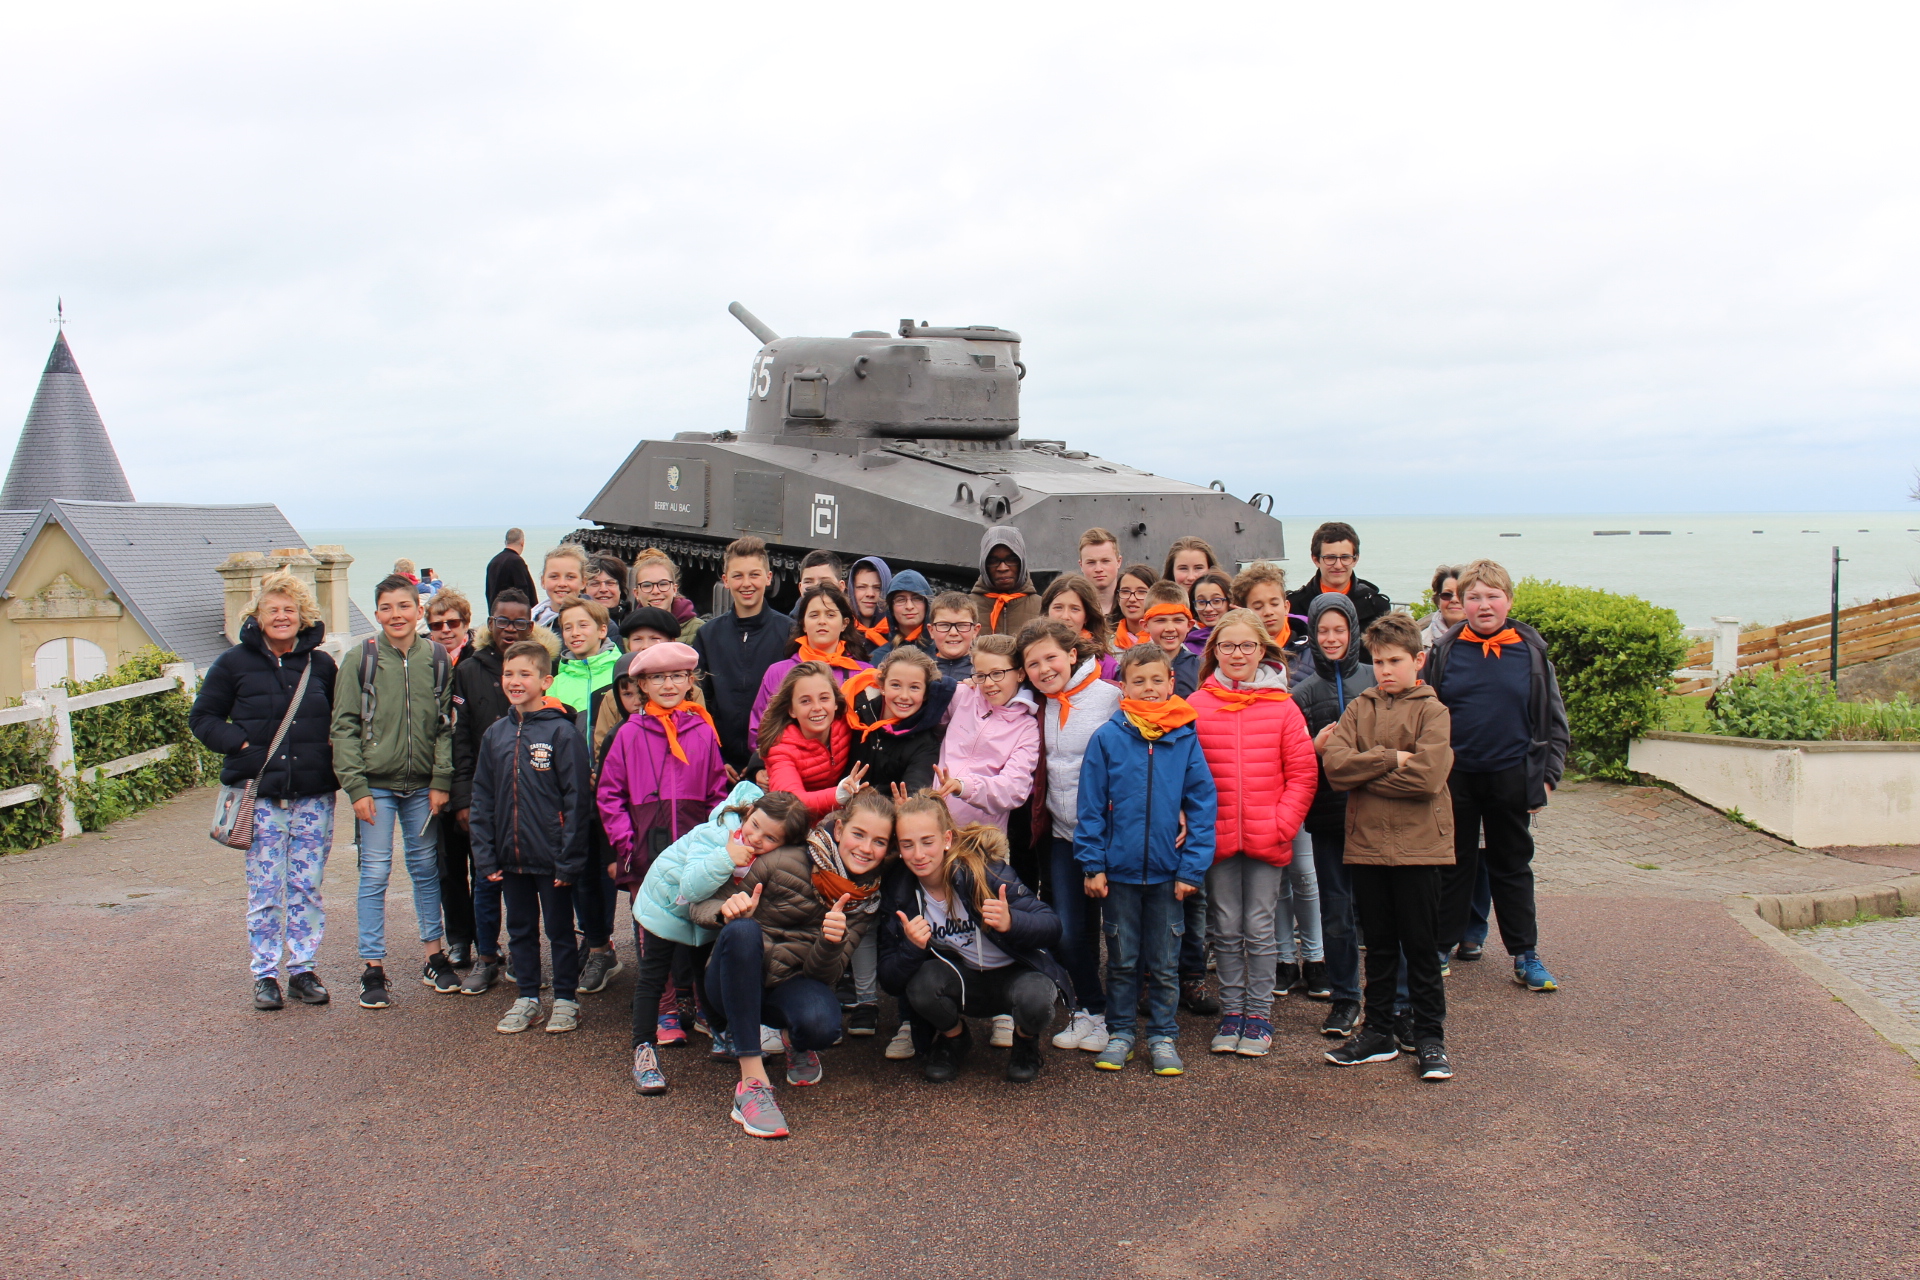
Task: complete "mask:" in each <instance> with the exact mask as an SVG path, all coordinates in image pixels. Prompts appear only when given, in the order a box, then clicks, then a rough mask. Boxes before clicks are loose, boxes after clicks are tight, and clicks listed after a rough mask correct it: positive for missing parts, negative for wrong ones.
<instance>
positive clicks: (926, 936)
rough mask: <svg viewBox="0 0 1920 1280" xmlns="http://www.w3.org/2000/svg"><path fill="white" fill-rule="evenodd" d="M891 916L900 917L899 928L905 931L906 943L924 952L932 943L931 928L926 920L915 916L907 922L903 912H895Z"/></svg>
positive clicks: (923, 917)
mask: <svg viewBox="0 0 1920 1280" xmlns="http://www.w3.org/2000/svg"><path fill="white" fill-rule="evenodd" d="M893 914H895V915H897V916H899V917H900V927H901V929H903V930H905V931H906V935H907V941H908V942H911V943H912V944H913V945H914V946H916V947H919V948H920V949H921V950H922V951H925V950H926V949H927V944H928V943H930V942H932V941H933V926H932V925H930V924H928V923H927V918H926V917H925V916H915V917H914V918H913V919H911V920H909V919H907V913H906V912H904V911H896V912H894V913H893Z"/></svg>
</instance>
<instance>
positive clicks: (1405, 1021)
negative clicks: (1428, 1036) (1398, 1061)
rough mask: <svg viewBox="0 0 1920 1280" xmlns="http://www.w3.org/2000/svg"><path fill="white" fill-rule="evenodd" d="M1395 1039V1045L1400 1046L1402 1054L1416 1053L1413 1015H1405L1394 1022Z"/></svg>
mask: <svg viewBox="0 0 1920 1280" xmlns="http://www.w3.org/2000/svg"><path fill="white" fill-rule="evenodd" d="M1393 1039H1394V1043H1396V1044H1398V1045H1399V1046H1400V1052H1402V1053H1412V1052H1413V1051H1414V1043H1413V1015H1412V1014H1410V1013H1403V1014H1401V1015H1400V1016H1399V1017H1397V1018H1395V1019H1394V1020H1393Z"/></svg>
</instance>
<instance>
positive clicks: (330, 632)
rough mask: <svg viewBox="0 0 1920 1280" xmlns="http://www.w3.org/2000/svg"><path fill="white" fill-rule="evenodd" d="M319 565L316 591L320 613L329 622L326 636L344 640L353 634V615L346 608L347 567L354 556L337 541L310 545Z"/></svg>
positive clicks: (315, 572) (310, 552)
mask: <svg viewBox="0 0 1920 1280" xmlns="http://www.w3.org/2000/svg"><path fill="white" fill-rule="evenodd" d="M309 554H311V555H312V556H313V558H314V560H315V561H317V562H318V567H317V568H316V569H314V571H313V594H314V595H315V596H316V597H318V598H319V601H320V616H321V617H322V618H324V619H325V620H326V623H327V638H328V639H329V640H332V639H334V638H335V637H338V638H339V639H340V640H341V641H342V642H343V643H344V642H345V641H346V640H348V639H349V638H350V637H351V633H352V631H353V615H352V613H351V612H349V611H348V608H347V566H348V565H350V564H352V563H353V557H352V556H350V555H348V554H347V549H346V548H345V547H343V546H341V545H339V544H338V543H332V542H330V543H326V544H324V545H322V546H318V547H312V548H309Z"/></svg>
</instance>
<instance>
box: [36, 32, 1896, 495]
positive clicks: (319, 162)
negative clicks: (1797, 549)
mask: <svg viewBox="0 0 1920 1280" xmlns="http://www.w3.org/2000/svg"><path fill="white" fill-rule="evenodd" d="M1330 8H1333V7H1332V6H1326V5H1313V6H1308V5H1274V4H1261V5H1254V6H1246V7H1244V8H1241V9H1238V10H1237V11H1236V10H1232V9H1230V8H1228V7H1227V6H1199V7H1193V6H1187V7H1178V6H1175V7H1169V6H1166V5H1155V6H1151V7H1139V8H1130V7H1125V6H1116V5H1113V4H1103V5H1098V6H1095V5H1082V6H1017V7H1009V6H1004V5H984V6H967V5H900V4H858V5H835V4H810V5H794V4H784V5H778V6H766V7H759V6H753V5H744V4H732V5H727V6H713V7H711V8H709V7H708V6H702V5H681V6H671V7H669V6H655V5H648V6H635V5H612V6H592V5H567V6H560V5H540V6H530V5H512V6H507V5H490V4H481V3H460V4H453V3H442V4H394V3H384V4H378V5H355V4H347V3H335V4H329V5H325V6H316V5H301V6H294V5H260V4H257V3H249V4H236V5H230V6H211V5H195V4H191V3H186V4H170V5H165V6H156V5H150V4H141V5H126V6H107V5H88V4H63V5H40V6H24V5H11V6H7V7H6V8H5V9H4V10H0V108H3V109H0V172H4V174H5V178H4V184H5V192H6V195H5V197H4V199H0V244H4V252H0V408H4V415H0V421H4V422H8V423H11V424H17V423H18V422H19V421H21V420H22V419H23V418H24V417H25V414H26V409H27V405H28V403H29V401H30V399H31V397H32V392H33V386H34V382H35V379H36V378H37V376H38V374H39V369H40V366H41V364H42V362H43V361H44V360H45V357H46V349H47V346H48V344H49V343H50V342H51V341H52V337H53V329H52V327H51V325H50V324H48V323H47V321H48V319H49V318H50V317H51V315H52V312H53V306H54V299H55V297H56V296H63V297H64V298H65V299H66V303H67V308H68V313H69V316H70V320H71V322H70V326H69V330H68V334H69V338H70V340H71V341H72V343H73V345H74V350H75V353H76V355H77V357H78V359H79V362H80V366H81V368H82V370H83V371H84V372H85V374H86V375H87V379H88V382H89V384H90V385H91V386H92V388H93V392H94V396H95V399H96V400H97V401H98V403H99V405H100V409H101V412H102V413H103V415H104V416H105V418H106V422H107V426H108V428H109V430H110V431H111V432H112V434H113V437H114V441H115V443H116V445H117V446H118V448H119V451H120V456H121V458H122V460H123V461H124V463H125V465H126V468H127V472H128V475H129V478H130V479H131V481H132V483H133V487H134V491H135V493H136V494H137V495H138V496H139V497H141V498H148V499H177V500H190V501H238V500H261V499H265V500H272V501H277V502H279V503H280V504H281V506H282V507H283V508H284V509H285V510H286V511H287V513H288V514H289V515H290V516H291V517H292V518H293V519H294V520H295V522H296V523H304V524H310V525H315V526H334V527H339V526H362V525H415V524H438V523H453V524H477V525H498V524H502V523H505V522H507V521H509V520H511V521H514V522H519V523H526V524H541V523H565V522H568V521H570V520H571V518H572V517H573V516H574V515H576V514H577V513H578V512H579V511H580V509H581V508H582V506H583V505H584V504H585V503H586V501H587V500H588V499H589V498H590V497H591V496H592V495H593V493H594V492H595V491H596V489H597V488H598V487H599V486H600V484H601V483H602V482H603V481H604V480H605V478H606V477H607V475H608V474H609V472H610V471H611V470H612V468H613V467H614V466H615V465H616V464H617V463H618V462H619V461H620V460H621V459H622V458H623V457H624V456H625V455H626V454H627V452H628V451H629V450H630V449H631V448H632V446H633V444H634V443H635V442H636V441H637V440H639V439H641V438H644V437H655V438H665V437H667V436H670V435H671V433H672V432H674V431H680V430H688V429H715V428H721V427H736V426H738V425H739V424H740V422H741V420H742V417H743V414H744V410H745V403H744V401H745V394H744V393H745V387H746V383H747V370H748V366H749V362H750V361H751V359H752V356H753V354H754V351H755V348H756V345H757V344H756V343H755V342H754V340H753V339H752V337H751V336H749V335H748V334H747V333H746V331H745V330H744V329H742V328H741V327H740V326H739V325H738V324H737V323H735V322H734V320H733V319H732V318H731V317H729V316H728V315H727V314H726V310H725V308H726V305H727V303H728V302H729V301H732V300H734V299H736V298H737V299H739V300H740V301H742V302H744V303H745V304H746V305H747V306H748V307H750V308H752V309H753V310H754V311H756V312H757V313H759V315H760V316H761V317H762V318H764V319H765V320H766V321H767V322H768V323H769V324H770V325H772V326H773V327H774V328H775V329H777V330H779V331H780V332H782V333H788V334H802V333H811V334H845V333H848V332H851V331H852V330H854V329H862V328H891V327H892V326H893V325H894V324H896V323H897V322H898V320H899V318H900V317H902V316H905V315H909V314H911V315H913V316H914V317H916V318H919V319H926V320H930V321H932V322H934V323H936V324H971V323H989V324H999V325H1004V326H1006V327H1009V328H1013V329H1017V330H1019V331H1020V332H1021V334H1022V335H1023V337H1024V339H1025V345H1024V348H1023V357H1024V359H1025V361H1026V363H1027V365H1028V367H1029V369H1030V370H1031V376H1030V377H1029V378H1028V380H1027V381H1026V383H1025V384H1024V388H1023V395H1022V399H1023V404H1022V419H1023V429H1024V431H1025V433H1026V434H1028V435H1030V436H1046V437H1062V436H1064V437H1066V438H1068V439H1069V440H1070V441H1071V442H1072V443H1073V444H1074V445H1075V446H1077V447H1084V448H1089V449H1093V450H1095V451H1097V452H1100V453H1103V454H1107V455H1110V456H1113V457H1117V458H1120V459H1123V460H1125V461H1128V462H1131V463H1135V464H1137V465H1141V466H1145V467H1149V468H1151V469H1153V470H1156V471H1160V472H1163V473H1165V474H1169V475H1173V476H1177V477H1180V478H1182V479H1188V480H1194V481H1199V482H1202V483H1204V482H1205V481H1207V480H1210V479H1213V478H1215V477H1220V478H1222V479H1225V480H1226V481H1227V482H1228V484H1229V486H1230V488H1231V489H1232V490H1233V491H1234V492H1236V493H1243V494H1244V493H1247V492H1251V491H1253V490H1270V491H1272V492H1274V493H1276V494H1277V495H1278V496H1279V503H1278V505H1277V507H1276V510H1275V514H1276V515H1281V516H1285V515H1287V514H1288V513H1289V511H1309V510H1310V511H1320V512H1326V511H1350V512H1352V513H1354V514H1374V513H1384V512H1394V511H1400V512H1408V513H1424V512H1442V511H1462V510H1476V509H1480V510H1489V511H1501V512H1539V511H1610V510H1619V511H1642V510H1644V511H1661V510H1732V511H1742V510H1757V509H1779V510H1814V509H1829V510H1831V509H1874V508H1879V509H1890V508H1896V507H1898V506H1900V505H1901V504H1902V503H1903V501H1904V498H1905V493H1906V489H1907V486H1908V484H1909V482H1910V479H1911V472H1912V467H1913V465H1914V464H1915V463H1917V462H1920V439H1916V432H1915V430H1914V428H1915V425H1916V415H1917V414H1920V311H1916V307H1915V299H1916V297H1920V287H1917V286H1920V248H1917V247H1916V246H1917V245H1920V231H1917V229H1920V199H1917V198H1916V197H1917V196H1920V163H1916V159H1917V158H1920V157H1916V154H1915V153H1916V143H1915V136H1916V129H1915V122H1916V121H1917V120H1920V101H1916V99H1917V98H1920V76H1916V75H1915V74H1914V72H1913V65H1912V63H1913V53H1914V48H1915V40H1914V37H1915V34H1916V26H1920V19H1916V16H1915V12H1916V11H1915V10H1914V9H1913V7H1912V6H1911V5H1897V4H1886V5H1847V4H1829V5H1820V6H1806V5H1794V6H1785V5H1765V4H1755V3H1742V4H1738V5H1731V4H1729V5H1708V4H1685V3H1674V2H1673V0H1667V2H1665V3H1659V4H1650V5H1612V6H1608V5H1594V4H1587V5H1579V6H1574V5H1545V4H1539V3H1524V4H1522V3H1512V4H1476V5H1472V6H1436V5H1432V4H1421V5H1394V4H1385V3H1376V4H1370V5H1366V6H1340V7H1338V11H1337V12H1331V13H1330V12H1328V10H1329V9H1330Z"/></svg>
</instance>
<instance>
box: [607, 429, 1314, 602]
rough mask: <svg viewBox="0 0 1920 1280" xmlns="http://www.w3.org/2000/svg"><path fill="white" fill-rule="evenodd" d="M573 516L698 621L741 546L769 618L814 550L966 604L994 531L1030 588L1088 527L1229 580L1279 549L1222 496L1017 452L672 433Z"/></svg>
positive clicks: (1116, 469)
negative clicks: (675, 585) (658, 556)
mask: <svg viewBox="0 0 1920 1280" xmlns="http://www.w3.org/2000/svg"><path fill="white" fill-rule="evenodd" d="M1260 496H1261V495H1256V498H1258V497H1260ZM1265 505H1266V506H1267V507H1269V508H1270V506H1271V500H1267V502H1266V504H1265ZM581 518H582V519H585V520H590V521H592V522H593V523H594V524H595V525H596V526H598V527H597V528H593V529H582V530H580V531H579V532H578V533H576V534H575V535H574V537H575V538H576V539H577V540H579V541H581V542H583V543H585V544H586V545H587V546H588V547H590V548H592V549H595V550H606V551H611V552H613V553H614V554H617V555H620V556H622V558H624V559H628V560H631V559H632V556H633V553H634V552H636V551H638V550H639V549H641V548H642V547H646V546H660V547H661V548H662V549H663V550H666V551H668V552H669V553H670V554H672V555H674V557H675V559H676V560H677V561H679V562H680V563H681V565H682V574H683V589H684V590H685V591H686V593H687V594H688V595H689V596H690V597H691V598H693V599H694V600H695V601H696V603H698V604H699V605H700V606H701V607H702V609H706V608H708V607H711V603H710V601H709V599H708V597H707V595H706V594H704V593H705V592H708V591H710V590H711V588H712V586H713V584H714V583H716V582H717V580H718V570H719V567H720V564H719V551H720V549H721V548H723V547H725V546H726V544H727V543H729V542H731V541H732V540H733V539H735V538H738V537H742V536H745V535H749V534H750V535H753V536H755V537H759V538H762V539H764V540H765V541H766V542H767V543H768V544H769V546H770V547H771V548H772V550H773V553H774V569H775V573H776V575H777V576H778V578H779V585H778V589H777V590H776V592H775V595H774V597H773V598H774V602H775V604H776V605H780V606H785V605H787V604H790V603H791V602H792V600H793V597H794V592H793V583H794V580H795V578H796V576H797V573H796V571H797V569H798V565H799V560H800V558H801V557H802V556H804V555H806V553H807V552H809V551H812V550H815V549H826V550H830V551H833V552H835V553H836V554H838V555H839V556H841V558H842V559H843V560H845V561H848V562H851V561H852V560H854V559H856V558H858V557H860V556H865V555H875V556H879V557H880V558H881V559H883V560H886V561H887V562H888V564H889V565H891V566H892V567H894V568H895V569H896V570H898V569H900V568H916V569H919V570H920V571H921V572H923V573H925V574H926V575H927V576H928V578H929V579H930V580H931V581H932V582H933V583H934V584H935V586H936V588H940V587H950V588H953V589H957V590H966V589H968V588H970V587H971V586H972V585H973V582H974V579H975V577H976V576H977V574H978V569H979V559H978V556H979V549H980V538H981V535H982V534H983V533H984V532H985V531H986V530H987V529H988V528H989V527H990V526H993V525H1012V526H1015V527H1016V528H1018V529H1019V530H1020V531H1021V533H1022V534H1023V535H1024V537H1025V539H1026V544H1027V561H1028V567H1029V569H1030V571H1031V572H1032V573H1033V575H1034V577H1035V579H1036V580H1037V581H1039V582H1041V583H1044V582H1046V581H1048V580H1050V579H1051V578H1052V577H1053V576H1054V575H1055V574H1058V573H1060V572H1062V571H1066V570H1070V569H1072V568H1074V567H1075V565H1076V564H1077V562H1078V558H1079V545H1080V534H1081V533H1082V532H1083V531H1084V530H1086V529H1089V528H1092V527H1095V526H1099V527H1102V528H1106V529H1110V530H1112V531H1113V532H1114V534H1115V535H1117V537H1118V539H1119V545H1120V550H1121V555H1122V556H1123V558H1124V559H1125V560H1126V561H1128V562H1129V563H1131V562H1133V561H1136V560H1139V561H1145V562H1147V563H1149V564H1153V565H1156V566H1157V565H1159V564H1160V562H1161V560H1162V558H1163V557H1164V556H1165V554H1166V548H1167V545H1168V543H1170V542H1172V541H1173V539H1175V538H1177V537H1181V536H1183V535H1187V534H1197V535H1198V536H1200V537H1203V538H1205V539H1206V540H1207V541H1208V542H1210V543H1211V544H1212V545H1213V546H1214V548H1215V549H1216V550H1217V551H1218V552H1219V554H1220V558H1221V560H1222V561H1223V562H1224V563H1226V564H1228V565H1229V566H1232V565H1237V564H1240V563H1245V562H1248V561H1252V560H1259V559H1272V560H1279V559H1281V558H1283V557H1284V555H1285V551H1286V544H1285V541H1284V533H1283V529H1282V526H1281V522H1280V521H1279V520H1276V519H1275V518H1274V517H1273V516H1272V515H1270V514H1267V512H1266V511H1265V510H1262V509H1260V508H1258V507H1256V506H1254V505H1252V503H1251V502H1250V501H1248V500H1245V499H1241V498H1237V497H1234V496H1232V495H1231V494H1228V493H1226V492H1225V491H1224V490H1223V489H1216V488H1208V487H1203V486H1200V485H1193V484H1187V483H1185V482H1182V481H1177V480H1169V479H1167V478H1165V477H1163V476H1156V475H1152V474H1151V473H1148V472H1144V471H1140V470H1137V469H1135V468H1133V467H1128V466H1125V465H1124V464H1121V463H1116V462H1112V461H1109V460H1107V459H1104V458H1099V457H1096V456H1093V455H1091V454H1087V453H1084V452H1080V451H1076V450H1069V449H1067V448H1066V447H1065V446H1064V445H1063V444H1062V443H1061V442H1059V441H1039V440H1035V441H1027V440H1020V439H1018V438H1011V439H1003V440H992V441H978V440H927V439H920V440H891V441H889V440H885V439H872V438H868V439H849V438H847V437H844V436H821V437H817V438H813V437H808V436H805V435H802V434H797V433H791V432H789V433H782V434H779V435H766V436H756V435H746V434H736V433H734V432H724V431H723V432H714V433H706V432H683V433H681V434H680V435H678V436H676V437H675V438H674V439H673V440H671V441H659V440H643V441H641V442H640V444H639V445H637V446H636V447H635V448H634V450H633V452H632V453H631V454H629V455H628V457H627V460H626V461H625V463H623V464H622V465H621V467H620V468H619V470H617V471H616V472H615V473H614V475H613V477H612V478H611V479H610V480H609V481H608V482H607V483H606V485H605V486H604V487H603V488H602V489H601V491H600V492H599V493H598V494H597V495H596V496H595V497H594V498H593V500H592V501H591V502H590V503H588V504H587V507H586V509H585V510H584V511H582V512H581Z"/></svg>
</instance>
